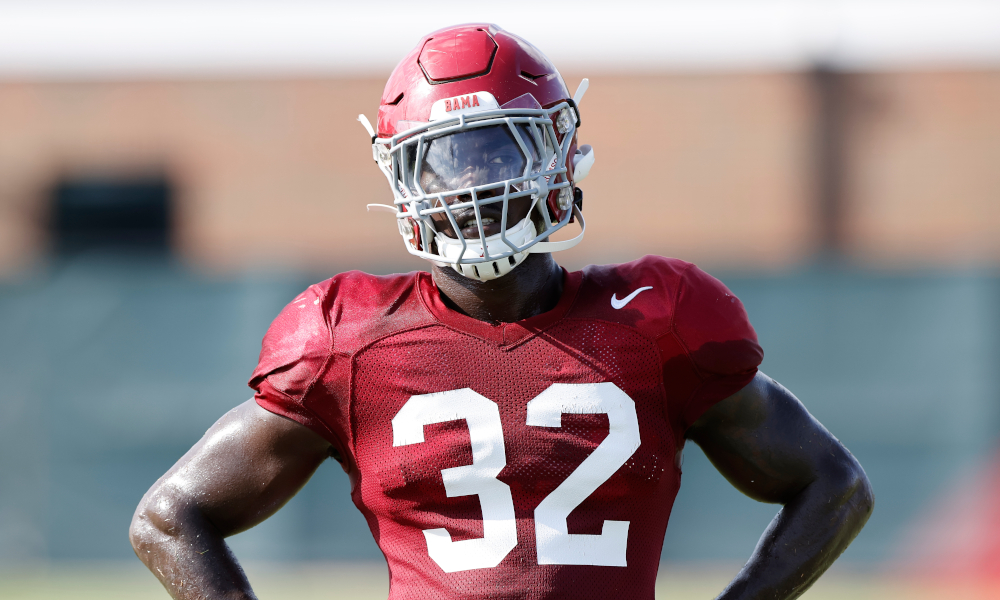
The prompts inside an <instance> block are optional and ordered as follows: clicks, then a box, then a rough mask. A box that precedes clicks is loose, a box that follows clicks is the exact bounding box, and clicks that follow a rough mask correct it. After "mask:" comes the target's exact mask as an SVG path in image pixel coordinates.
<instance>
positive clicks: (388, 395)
mask: <svg viewBox="0 0 1000 600" xmlns="http://www.w3.org/2000/svg"><path fill="white" fill-rule="evenodd" d="M338 277H341V279H338V278H334V279H333V280H330V281H329V282H325V283H324V284H320V285H318V286H314V288H311V289H312V290H313V291H312V292H311V295H308V296H307V297H306V300H305V302H303V301H302V300H301V297H300V299H297V300H296V302H293V305H296V303H298V304H303V305H305V306H306V307H307V308H308V307H315V310H313V311H312V312H313V316H312V317H309V316H308V315H305V314H303V313H302V312H301V311H299V310H298V309H294V310H293V311H292V315H290V316H288V317H279V318H278V320H276V322H275V324H274V325H273V326H272V331H271V332H269V334H268V337H267V338H265V344H264V349H263V351H262V359H261V364H262V365H264V366H263V367H258V370H257V372H255V374H254V379H252V380H251V385H253V386H254V387H255V388H256V389H258V394H257V400H258V402H259V403H260V404H261V405H262V406H264V407H265V408H267V409H268V410H271V411H273V412H276V413H278V414H283V415H285V416H287V417H289V418H291V419H294V420H296V421H298V422H300V423H302V424H304V425H306V426H308V427H310V428H312V429H314V430H315V431H317V432H318V433H320V434H321V435H324V436H325V437H327V439H330V441H331V442H333V443H334V444H336V445H337V447H338V449H340V450H342V451H343V452H344V453H345V454H346V456H345V459H346V460H345V465H346V466H345V468H346V469H347V470H348V472H349V473H350V475H351V478H352V482H353V484H354V485H353V488H352V496H353V500H354V502H355V504H356V505H357V506H358V508H359V509H360V510H361V511H362V512H363V513H364V515H365V517H366V519H367V520H368V523H369V526H370V527H371V530H372V533H373V535H374V536H375V539H376V541H377V542H378V545H379V547H380V548H381V549H382V551H383V553H384V554H385V556H386V559H387V561H388V564H389V569H390V574H391V578H390V583H391V587H390V598H392V599H399V600H402V599H411V598H412V599H416V598H440V599H446V598H449V599H450V598H469V599H472V598H608V597H631V598H649V599H651V598H653V595H654V593H653V586H654V583H655V579H656V569H657V566H658V564H659V558H660V549H661V545H662V542H663V537H664V532H665V530H666V527H667V520H668V517H669V514H670V509H671V506H672V504H673V500H674V498H675V496H676V494H677V491H678V489H679V486H680V471H679V469H678V468H677V466H676V461H675V460H674V457H675V455H676V453H677V452H678V451H679V449H680V445H679V443H678V442H679V440H682V436H683V432H684V430H685V429H686V428H687V427H688V426H689V425H690V423H691V422H693V420H695V419H696V418H697V416H698V415H700V414H701V413H702V412H703V411H704V410H706V409H707V408H708V407H710V406H711V405H712V404H714V403H715V402H718V401H719V400H721V399H722V398H724V397H726V396H728V395H730V394H732V393H733V392H735V391H737V390H739V389H740V388H741V387H743V386H744V385H745V384H746V383H747V382H749V380H750V379H751V378H752V377H753V375H754V373H755V372H756V366H757V364H759V362H760V358H761V353H760V348H759V346H757V344H756V337H755V335H754V333H753V329H752V328H751V327H750V326H749V323H748V322H747V319H746V314H745V312H744V311H743V308H742V305H739V303H738V301H736V300H733V301H732V302H730V301H729V298H731V297H732V296H731V293H729V291H728V290H726V289H725V287H724V286H722V284H720V283H718V282H717V281H716V280H714V279H712V278H710V277H708V276H707V275H704V274H703V273H702V272H700V271H697V269H696V268H694V267H693V266H691V265H689V264H688V263H682V262H681V261H673V260H668V259H662V258H658V257H647V258H646V259H642V260H640V261H636V262H634V263H628V264H626V265H616V266H608V267H592V268H589V269H588V270H587V271H586V272H584V273H580V272H577V273H570V274H567V276H566V286H565V291H564V295H563V299H562V300H561V301H560V303H559V306H557V307H556V308H555V309H553V310H552V311H550V312H549V313H546V314H544V315H539V316H538V317H533V318H532V319H528V320H526V321H523V322H520V323H518V324H506V325H498V326H491V325H488V324H484V323H480V322H478V321H476V322H473V320H472V319H469V318H468V317H465V316H463V315H459V314H457V313H454V312H451V311H449V310H448V309H447V308H446V307H445V306H444V305H443V303H441V301H440V296H439V295H438V294H437V292H436V289H435V288H434V286H433V283H432V282H431V281H430V278H429V277H427V276H426V275H425V274H415V275H409V276H398V277H397V278H395V279H391V280H386V279H380V278H374V277H370V276H362V275H360V274H352V275H349V276H347V277H343V276H338ZM348 280H349V281H348ZM643 286H652V287H651V289H650V290H649V291H648V292H642V293H640V294H638V295H636V296H635V297H634V299H633V300H631V301H630V302H629V303H628V305H627V306H626V307H624V308H622V309H615V308H614V307H612V306H611V303H610V302H609V300H610V298H611V295H612V293H617V295H618V297H624V296H625V295H626V294H628V293H630V292H631V291H633V290H634V289H637V288H638V287H643ZM372 287H374V288H378V289H377V290H372V289H370V288H372ZM386 288H391V293H388V292H386ZM372 298H376V301H374V302H373V301H372ZM417 300H419V302H418V301H417ZM688 305H690V307H688V308H685V307H686V306H688ZM706 305H709V307H708V308H709V309H710V310H709V309H706ZM288 310H289V309H286V311H288ZM685 310H687V311H688V312H690V313H691V314H692V315H693V317H692V320H690V321H685V316H684V311H685ZM351 311H353V312H351ZM366 311H367V314H366ZM699 311H700V312H699ZM348 312H350V313H351V316H350V318H348V319H347V321H346V322H345V321H344V318H345V317H344V315H345V314H347V313H348ZM283 315H284V313H283ZM705 318H708V320H707V321H702V322H699V321H698V319H705ZM357 319H362V320H363V321H377V322H370V323H365V322H362V323H358V322H357V321H356V320H357ZM303 323H305V324H306V325H303ZM320 324H325V326H326V327H327V328H328V330H329V331H330V332H332V335H325V334H324V333H323V328H322V327H321V326H320ZM284 329H287V330H289V332H291V333H287V332H286V333H282V330H284ZM302 331H307V332H312V334H311V335H312V336H313V337H322V338H323V340H324V341H323V343H319V341H318V340H314V341H316V343H315V344H312V345H310V344H309V343H308V342H307V341H306V340H304V339H303V337H302V333H301V332H302ZM316 332H320V333H316ZM286 336H290V337H291V339H292V340H293V342H294V344H293V345H295V346H296V347H297V348H305V349H306V350H305V352H304V357H303V359H302V361H303V362H307V363H309V365H310V366H309V367H302V368H298V369H297V367H296V366H295V364H297V363H295V361H292V363H293V364H292V365H291V366H289V365H288V364H286V363H287V360H288V359H287V357H288V355H289V354H293V353H294V350H289V349H288V348H287V347H284V346H282V342H281V340H282V339H283V337H286ZM329 339H332V340H334V341H333V343H332V344H329V343H328V341H327V340H329ZM324 344H327V346H326V347H328V348H329V349H328V351H327V352H326V354H325V356H324V354H323V352H322V351H320V350H316V349H317V348H321V347H324ZM272 346H274V348H271V347H272ZM265 355H266V356H265ZM270 356H280V357H281V360H278V361H277V362H274V361H272V362H274V364H278V363H282V364H281V365H280V366H277V367H273V365H271V364H270V363H269V362H268V361H269V360H271V359H270V358H269V357H270ZM272 367H273V368H272ZM288 373H295V374H294V375H292V376H291V379H292V380H291V381H290V380H286V379H287V378H288V377H289V376H288V375H287V374H288ZM283 378H284V379H283ZM603 382H610V383H612V384H614V386H617V388H619V389H620V390H621V391H623V392H624V393H625V394H626V395H627V396H628V397H629V398H631V400H632V401H633V402H634V405H635V413H636V417H637V420H638V430H639V438H640V443H639V445H638V449H637V450H635V452H633V453H632V454H631V456H630V457H629V458H628V459H627V460H626V461H625V463H624V464H623V465H622V466H621V467H620V468H619V469H618V470H617V471H616V472H614V474H613V475H611V476H610V477H609V478H607V479H606V480H604V482H603V483H602V484H600V485H599V487H598V488H597V489H596V491H594V492H593V493H592V494H590V495H589V496H587V497H586V499H585V500H583V501H582V502H581V503H580V504H578V505H577V506H576V507H575V508H573V509H572V511H571V512H570V513H569V515H568V517H567V518H566V524H567V530H568V533H569V534H590V535H598V534H601V532H602V526H603V524H604V522H605V521H606V520H609V521H626V522H628V523H629V527H628V536H627V545H626V552H625V558H626V566H600V565H594V564H582V565H581V564H539V557H538V552H537V549H536V542H535V526H536V523H535V509H536V507H538V505H539V503H540V502H542V500H543V499H545V498H546V497H548V496H549V495H550V494H552V492H553V490H555V489H556V488H557V487H558V486H559V485H560V484H561V483H562V482H563V481H564V480H565V479H566V478H567V477H568V476H569V475H570V473H573V472H574V471H575V470H577V469H578V468H579V467H580V465H581V463H582V462H583V461H584V459H586V458H587V457H588V456H589V455H591V454H592V453H593V452H594V449H595V448H597V447H598V446H599V445H601V443H602V442H604V440H605V439H606V437H607V436H608V435H609V416H608V415H606V414H600V413H598V414H563V416H562V421H561V427H538V426H529V425H528V424H527V423H526V413H527V405H528V403H529V402H530V401H532V400H533V399H534V398H537V397H538V396H539V395H540V394H542V393H543V392H544V391H546V390H547V389H548V388H549V387H550V386H552V385H553V384H597V383H603ZM465 388H468V389H471V390H473V391H474V392H475V393H477V394H480V395H482V396H483V397H485V398H487V399H489V400H490V401H492V402H493V403H495V404H496V405H497V407H498V409H499V415H500V422H501V426H502V435H503V442H504V444H505V462H506V465H505V466H504V467H503V469H502V470H501V471H500V473H499V475H497V477H496V479H498V480H500V481H502V482H503V483H505V484H507V486H509V488H510V493H511V498H512V500H513V505H514V516H515V522H516V531H517V543H516V545H515V546H514V548H513V549H512V550H511V551H510V552H509V553H507V554H506V556H504V557H503V559H502V560H501V561H500V563H499V564H498V565H497V566H495V567H490V568H473V569H467V570H459V571H455V572H445V571H444V570H443V569H442V568H441V566H439V565H438V564H437V563H436V562H435V561H434V560H433V559H432V558H431V557H430V556H429V554H428V546H427V542H426V541H425V537H424V535H423V531H425V530H428V529H436V528H445V529H446V530H447V531H448V533H449V534H450V535H451V539H452V540H453V541H458V540H467V539H475V538H481V537H482V536H483V535H484V528H483V509H482V505H481V502H480V498H479V497H478V496H476V495H467V496H458V497H448V496H447V494H446V492H445V487H444V482H443V477H442V470H444V469H448V468H452V467H461V466H463V465H470V464H471V463H472V461H473V457H472V449H471V439H470V430H469V427H468V425H467V423H466V422H465V420H464V419H461V420H451V421H445V422H441V423H436V424H432V425H426V426H424V428H423V433H424V441H423V442H421V443H414V444H408V445H397V446H394V445H393V425H392V419H393V417H394V416H395V415H396V414H397V413H399V411H400V410H401V409H402V408H403V406H404V405H406V403H407V402H408V401H409V400H410V399H411V398H413V397H414V396H417V395H421V394H433V393H438V392H443V391H448V390H462V389H465ZM285 390H289V391H287V392H286V391H285Z"/></svg>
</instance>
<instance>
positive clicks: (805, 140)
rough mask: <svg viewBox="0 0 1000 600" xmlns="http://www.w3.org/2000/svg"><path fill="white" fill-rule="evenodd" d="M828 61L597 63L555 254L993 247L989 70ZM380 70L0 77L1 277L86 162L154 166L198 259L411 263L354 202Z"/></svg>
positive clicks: (994, 145) (972, 256)
mask: <svg viewBox="0 0 1000 600" xmlns="http://www.w3.org/2000/svg"><path fill="white" fill-rule="evenodd" d="M832 78H833V79H832V80H830V79H829V78H827V80H825V81H827V84H818V83H817V82H818V81H820V79H818V78H817V76H816V75H815V74H812V73H807V72H802V73H794V72H775V73H756V74H755V73H733V74H725V73H714V74H701V75H696V74H672V75H668V74H658V75H649V76H637V75H632V76H624V75H622V76H615V75H603V76H602V75H597V76H591V78H590V79H591V87H590V91H589V92H588V94H587V96H586V98H585V99H584V101H583V103H582V106H581V109H582V116H583V127H582V129H581V132H580V139H581V142H583V143H590V144H592V145H593V146H594V148H595V151H596V155H597V163H596V165H595V168H594V170H593V171H592V174H591V176H590V178H589V179H588V180H587V181H586V182H585V183H584V184H583V185H582V186H581V187H582V188H583V189H584V191H585V193H586V196H585V198H586V200H585V213H586V214H587V215H588V217H589V220H588V223H589V229H590V231H589V232H588V240H587V243H585V244H582V245H581V246H579V247H578V248H577V249H574V250H573V251H570V252H571V253H566V255H565V257H564V258H563V260H564V262H566V263H567V264H569V265H572V266H579V265H581V264H585V263H587V262H591V261H605V262H606V261H615V260H626V259H630V258H633V257H635V256H638V255H641V254H643V253H650V252H652V253H660V254H667V255H674V256H680V257H684V258H687V259H690V260H695V261H698V262H702V263H705V264H709V265H713V266H717V267H723V268H740V269H744V268H749V269H754V270H774V269H782V268H786V267H790V266H795V265H801V264H805V263H808V262H810V261H811V260H813V258H814V257H816V256H817V255H821V254H823V253H825V252H829V251H831V250H832V251H833V252H835V253H837V254H839V255H841V256H844V257H847V258H848V259H849V260H851V261H857V262H862V263H866V264H875V265H880V266H904V267H905V266H955V265H979V264H995V263H997V262H998V261H1000V166H998V165H1000V111H998V110H997V107H998V106H1000V71H989V70H984V71H964V72H958V71H952V72H894V73H865V74H843V73H841V74H834V75H832ZM566 79H567V83H568V84H569V87H570V88H571V89H575V86H576V84H577V82H578V81H579V79H580V78H579V77H578V76H573V75H568V76H567V77H566ZM830 81H832V84H829V82H830ZM382 84H383V81H382V80H381V79H267V78H260V79H242V80H237V79H232V80H197V79H195V80H161V81H122V82H116V81H103V82H102V81H92V80H91V81H81V82H67V81H60V82H49V83H46V82H38V81H32V82H16V81H5V82H3V83H0V276H2V275H10V274H12V273H16V272H18V271H19V270H21V269H23V268H26V267H28V266H30V265H31V264H33V263H36V262H37V261H39V260H42V259H43V258H44V256H46V254H47V253H49V252H50V250H51V248H52V247H53V244H54V243H55V242H54V240H53V229H52V225H51V223H52V222H53V215H52V211H53V210H54V203H53V202H54V201H53V194H54V192H53V190H55V189H57V188H58V187H59V186H60V185H64V184H66V182H73V181H78V180H87V179H88V178H91V179H92V178H99V179H102V180H106V181H107V180H110V181H115V180H121V181H130V180H136V179H143V178H146V179H149V178H154V179H159V180H162V181H165V182H166V184H167V185H169V187H170V189H171V191H172V194H171V198H172V201H171V205H170V211H171V219H170V223H171V229H170V231H169V237H170V240H171V246H172V248H173V249H174V251H176V253H177V254H178V255H179V256H181V257H182V259H183V260H184V261H185V262H187V263H189V264H192V265H195V266H196V267H197V268H199V269H204V270H207V271H209V272H227V271H233V270H245V269H255V268H284V267H294V268H300V269H301V268H304V269H319V270H322V269H324V268H338V267H343V266H345V265H357V266H360V267H369V268H371V267H377V266H378V265H384V264H391V265H403V266H406V265H410V266H412V267H413V268H423V266H424V265H423V263H422V262H421V261H418V260H415V259H413V260H412V261H410V262H409V263H406V262H405V252H404V250H403V248H402V245H401V244H400V243H399V240H398V238H397V235H396V233H395V230H396V228H395V226H394V225H393V224H392V223H390V222H388V221H389V220H390V219H389V217H387V216H385V215H382V214H367V213H366V212H365V208H364V207H365V204H367V203H370V202H385V201H386V200H388V199H389V190H388V189H386V183H385V179H384V178H383V176H382V175H381V173H380V172H379V171H378V170H377V168H376V167H375V165H374V164H372V160H371V154H370V150H369V146H368V140H367V137H366V135H365V133H364V130H363V129H362V128H361V126H360V125H359V124H358V123H356V122H355V117H356V115H357V114H358V113H361V112H364V113H366V114H368V115H369V116H372V115H374V113H375V111H376V110H377V105H378V100H379V96H380V92H381V87H382ZM831 181H832V184H831ZM831 185H833V188H834V189H833V190H832V191H831V189H830V187H831ZM831 204H832V205H831Z"/></svg>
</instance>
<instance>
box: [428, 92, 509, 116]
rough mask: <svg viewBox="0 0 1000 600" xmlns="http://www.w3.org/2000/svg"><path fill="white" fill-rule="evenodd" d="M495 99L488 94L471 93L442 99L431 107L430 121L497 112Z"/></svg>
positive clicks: (497, 105) (497, 106) (497, 107)
mask: <svg viewBox="0 0 1000 600" xmlns="http://www.w3.org/2000/svg"><path fill="white" fill-rule="evenodd" d="M499 108H500V105H499V104H497V99H496V98H494V97H493V94H491V93H489V92H473V93H471V94H462V95H461V96H455V97H453V98H442V99H440V100H436V101H435V102H434V104H432V105H431V116H430V120H431V121H440V120H441V119H454V118H455V117H457V116H458V115H467V114H472V113H478V112H484V111H487V110H498V109H499Z"/></svg>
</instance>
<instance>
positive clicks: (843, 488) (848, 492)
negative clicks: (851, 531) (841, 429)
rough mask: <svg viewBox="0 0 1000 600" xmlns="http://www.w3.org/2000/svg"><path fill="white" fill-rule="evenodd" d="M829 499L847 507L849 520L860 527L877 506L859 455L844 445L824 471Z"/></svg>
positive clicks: (844, 507) (844, 508)
mask: <svg viewBox="0 0 1000 600" xmlns="http://www.w3.org/2000/svg"><path fill="white" fill-rule="evenodd" d="M823 480H824V481H825V483H826V486H825V487H826V488H827V494H828V496H829V500H828V502H835V503H836V504H837V505H839V506H840V507H842V508H843V510H844V511H846V512H847V513H848V514H847V517H848V520H849V521H851V522H853V523H856V525H857V528H858V529H860V528H861V527H862V526H864V524H865V523H866V522H867V521H868V517H869V516H871V514H872V511H873V510H874V509H875V493H874V491H873V490H872V484H871V481H869V480H868V475H867V474H865V470H864V469H863V468H862V467H861V464H860V463H858V461H857V459H855V458H854V456H853V455H852V454H851V453H850V452H849V451H848V450H847V449H846V448H844V447H843V446H841V447H840V448H839V452H835V453H834V456H833V457H832V460H830V461H828V462H827V465H826V468H825V469H824V473H823Z"/></svg>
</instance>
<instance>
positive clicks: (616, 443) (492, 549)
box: [392, 382, 640, 573]
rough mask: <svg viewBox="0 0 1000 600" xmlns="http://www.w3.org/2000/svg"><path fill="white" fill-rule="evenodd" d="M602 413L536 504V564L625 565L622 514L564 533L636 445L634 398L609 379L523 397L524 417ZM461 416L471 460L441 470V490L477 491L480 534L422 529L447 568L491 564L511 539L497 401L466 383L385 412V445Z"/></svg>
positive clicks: (538, 422)
mask: <svg viewBox="0 0 1000 600" xmlns="http://www.w3.org/2000/svg"><path fill="white" fill-rule="evenodd" d="M602 413H603V414H606V415H608V424H609V427H610V428H609V431H608V437H606V438H604V441H602V442H601V444H600V445H599V446H598V447H597V448H595V449H594V451H593V452H592V453H591V454H590V456H588V457H587V458H586V459H585V460H584V461H583V463H581V464H580V466H579V467H577V468H576V470H575V471H573V472H572V473H570V474H569V477H567V478H566V479H565V480H564V481H563V482H562V483H561V484H560V485H559V487H557V488H556V489H555V490H553V491H552V493H551V494H549V495H548V496H547V497H545V499H543V500H542V501H541V502H540V503H539V504H538V506H537V507H536V508H535V544H536V548H537V551H538V563H539V564H543V565H603V566H611V567H624V566H626V565H625V550H626V547H627V545H628V526H629V522H628V521H604V526H603V529H602V531H601V534H600V535H585V534H574V533H569V532H568V530H567V526H566V518H567V517H568V516H569V514H570V513H571V512H572V511H573V509H574V508H576V507H577V506H579V505H580V503H581V502H583V501H584V500H585V499H586V498H587V497H588V496H590V495H591V494H593V493H594V491H596V490H597V488H598V487H600V486H601V484H603V483H604V482H605V481H607V480H608V479H609V478H610V477H611V476H612V475H614V474H615V472H616V471H618V469H619V468H620V467H621V466H622V465H623V464H625V461H627V460H628V459H629V457H631V456H632V454H633V453H634V452H635V451H636V449H638V448H639V443H640V441H639V420H638V418H637V417H636V412H635V402H633V401H632V399H631V398H629V397H628V395H627V394H626V393H625V392H623V391H622V390H621V389H619V388H618V386H616V385H615V384H613V383H610V382H605V383H580V384H570V383H555V384H552V385H551V386H550V387H549V388H548V389H546V390H545V391H544V392H542V393H541V394H539V395H538V396H537V397H536V398H534V399H533V400H531V401H530V402H528V415H527V424H528V425H530V426H533V427H561V426H562V415H563V414H602ZM459 419H465V421H466V423H467V424H468V427H469V438H470V440H471V442H472V464H471V465H465V466H461V467H453V468H450V469H443V470H442V471H441V476H442V477H443V479H444V489H445V492H446V493H447V494H448V497H449V498H451V497H455V496H469V495H477V496H479V502H480V505H481V506H482V511H483V537H481V538H477V539H471V540H461V541H457V542H456V541H452V539H451V535H450V534H449V533H448V531H447V530H446V529H443V528H440V529H426V530H424V538H425V539H426V540H427V552H428V554H429V555H430V557H431V559H433V560H434V562H436V563H437V564H438V565H439V566H440V567H441V568H442V569H444V571H445V572H447V573H454V572H456V571H466V570H469V569H485V568H490V567H495V566H497V565H498V564H500V561H502V560H503V559H504V557H506V556H507V554H509V553H510V551H511V550H513V549H514V546H516V545H517V524H516V521H515V520H514V501H513V499H512V498H511V495H510V487H509V486H508V485H507V484H506V483H504V482H502V481H500V480H498V479H497V478H496V477H497V475H499V474H500V471H501V470H503V468H504V467H505V466H507V453H506V449H505V447H504V440H503V428H502V426H501V424H500V408H499V407H498V406H497V404H496V403H495V402H493V401H491V400H490V399H489V398H486V397H484V396H482V395H480V394H477V393H476V392H474V391H472V390H471V389H469V388H464V389H461V390H451V391H447V392H438V393H434V394H423V395H420V396H413V397H412V398H410V399H409V400H408V401H407V402H406V404H404V405H403V408H401V409H400V410H399V412H398V413H397V414H396V416H395V417H394V418H393V419H392V445H393V446H407V445H409V444H419V443H421V442H423V441H424V425H433V424H435V423H444V422H446V421H455V420H459Z"/></svg>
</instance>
